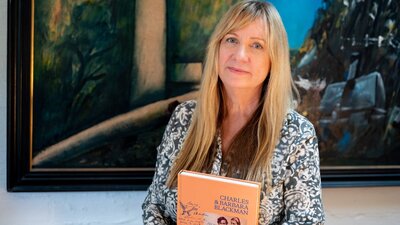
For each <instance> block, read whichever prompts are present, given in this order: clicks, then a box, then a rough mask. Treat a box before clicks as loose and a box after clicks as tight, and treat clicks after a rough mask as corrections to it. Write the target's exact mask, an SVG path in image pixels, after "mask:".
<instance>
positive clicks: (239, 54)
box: [235, 45, 249, 61]
mask: <svg viewBox="0 0 400 225" xmlns="http://www.w3.org/2000/svg"><path fill="white" fill-rule="evenodd" d="M235 58H236V60H238V61H248V60H249V53H248V49H247V48H246V46H244V45H240V46H238V48H237V49H236V52H235Z"/></svg>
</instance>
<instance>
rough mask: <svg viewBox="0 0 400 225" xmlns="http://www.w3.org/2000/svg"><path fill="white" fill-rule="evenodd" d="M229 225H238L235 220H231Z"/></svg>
mask: <svg viewBox="0 0 400 225" xmlns="http://www.w3.org/2000/svg"><path fill="white" fill-rule="evenodd" d="M231 225H239V224H238V223H237V222H236V221H235V220H231Z"/></svg>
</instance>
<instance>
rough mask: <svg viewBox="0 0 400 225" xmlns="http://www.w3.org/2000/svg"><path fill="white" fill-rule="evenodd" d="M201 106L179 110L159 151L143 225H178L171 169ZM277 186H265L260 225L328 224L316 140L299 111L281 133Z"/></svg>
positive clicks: (219, 159) (191, 104)
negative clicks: (323, 203) (170, 182)
mask: <svg viewBox="0 0 400 225" xmlns="http://www.w3.org/2000/svg"><path fill="white" fill-rule="evenodd" d="M195 107H196V101H194V100H192V101H187V102H184V103H182V104H180V105H178V106H177V108H176V109H175V111H174V113H173V114H172V116H171V119H170V121H169V123H168V125H167V127H166V130H165V133H164V136H163V139H162V142H161V144H160V145H159V146H158V148H157V151H158V152H157V163H156V171H155V174H154V178H153V182H152V184H151V185H150V187H149V189H148V195H147V196H146V198H145V200H144V203H143V205H142V208H143V222H144V224H175V223H176V204H177V192H176V189H169V188H167V186H166V181H167V178H168V174H169V171H170V168H171V165H172V163H173V161H174V159H175V157H176V156H177V154H178V152H179V150H180V149H181V147H182V143H183V141H184V139H185V137H186V133H187V131H188V128H189V125H190V123H191V118H192V113H193V111H194V109H195ZM217 148H218V149H217V156H216V158H215V160H214V163H213V167H212V171H211V173H213V174H219V175H224V174H223V172H222V174H221V164H222V163H223V160H222V151H221V145H220V144H218V147H217ZM272 176H273V179H272V186H271V189H270V191H269V192H266V191H265V190H266V185H267V184H266V183H263V191H262V196H261V203H260V215H259V224H284V225H289V224H323V222H324V211H323V206H322V200H321V179H320V171H319V153H318V144H317V137H316V134H315V131H314V127H313V125H312V124H311V123H310V122H309V121H308V120H307V119H306V118H304V117H303V116H301V115H300V114H298V113H297V112H295V111H290V112H289V113H288V114H287V116H286V119H285V121H284V126H283V128H282V130H281V138H280V141H279V143H278V144H277V145H276V148H275V153H274V156H273V162H272Z"/></svg>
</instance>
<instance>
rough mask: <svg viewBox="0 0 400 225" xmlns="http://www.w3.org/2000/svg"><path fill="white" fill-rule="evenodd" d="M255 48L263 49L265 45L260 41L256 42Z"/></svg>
mask: <svg viewBox="0 0 400 225" xmlns="http://www.w3.org/2000/svg"><path fill="white" fill-rule="evenodd" d="M253 48H256V49H263V46H262V45H261V44H260V43H254V44H253Z"/></svg>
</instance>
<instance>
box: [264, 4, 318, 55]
mask: <svg viewBox="0 0 400 225" xmlns="http://www.w3.org/2000/svg"><path fill="white" fill-rule="evenodd" d="M269 2H271V3H272V4H273V5H274V6H275V7H276V9H277V10H278V11H279V14H280V15H281V17H282V21H283V24H284V25H285V28H286V32H287V34H288V39H289V47H290V49H298V48H300V47H301V45H302V44H303V42H304V39H305V38H306V35H307V32H308V30H309V29H310V28H311V27H312V25H313V23H314V20H315V16H316V13H317V11H318V9H319V8H321V7H322V5H323V2H322V0H295V1H294V0H270V1H269Z"/></svg>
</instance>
